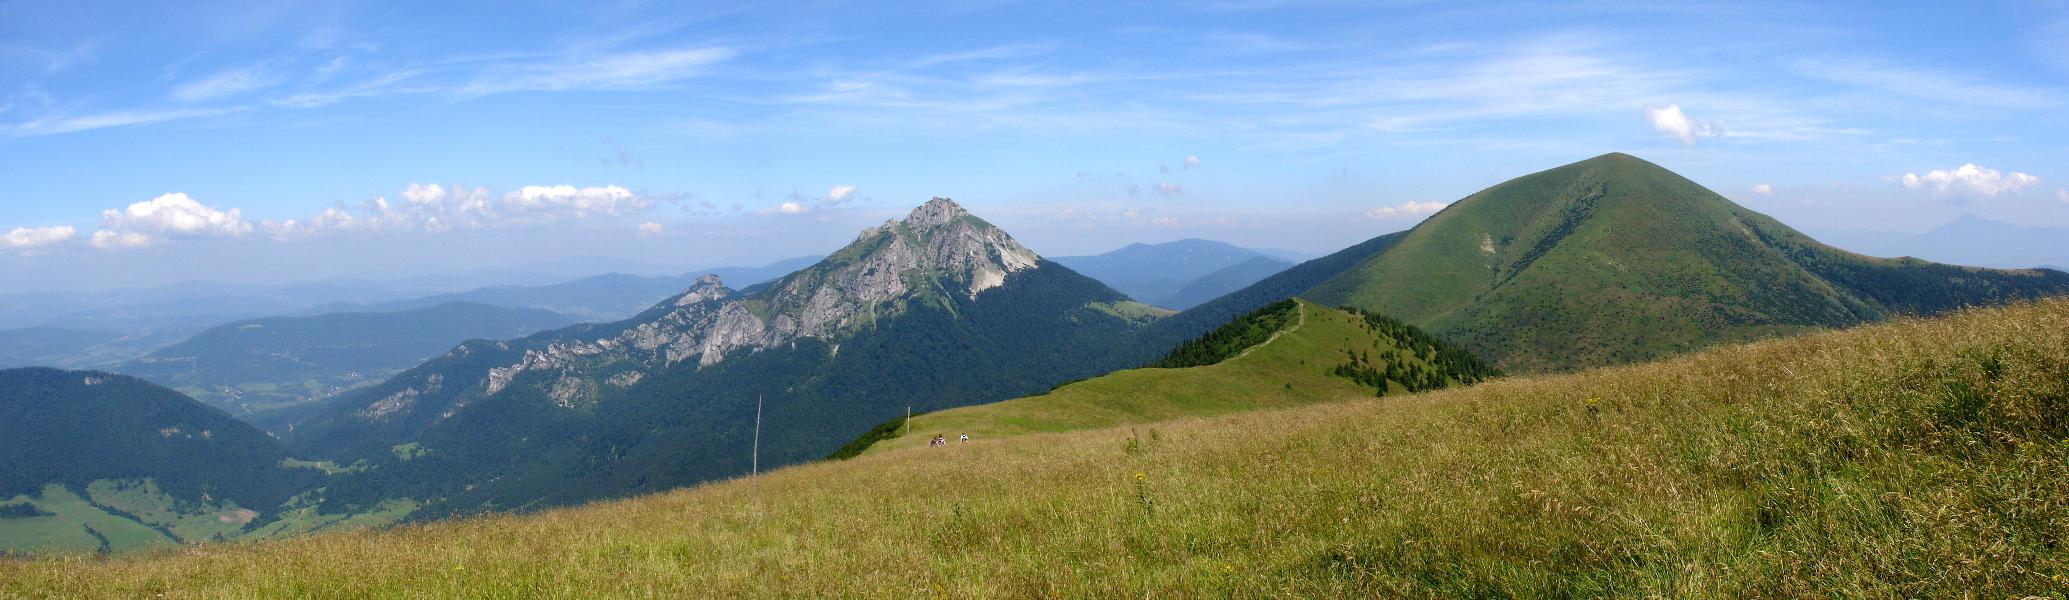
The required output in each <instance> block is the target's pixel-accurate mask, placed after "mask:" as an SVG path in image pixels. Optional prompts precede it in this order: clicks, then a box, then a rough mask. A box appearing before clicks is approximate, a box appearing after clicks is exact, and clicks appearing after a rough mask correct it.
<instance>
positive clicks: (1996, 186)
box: [1893, 163, 2040, 198]
mask: <svg viewBox="0 0 2069 600" xmlns="http://www.w3.org/2000/svg"><path fill="white" fill-rule="evenodd" d="M1893 179H1895V180H1896V181H1897V182H1899V183H1902V184H1903V185H1904V189H1910V190H1928V191H1931V192H1932V193H1934V194H1939V195H1947V194H1957V195H1968V196H1976V197H1982V198H1989V197H1992V196H1996V195H1998V194H2006V193H2011V192H2017V191H2019V190H2020V189H2023V188H2025V187H2026V186H2030V185H2033V184H2036V183H2040V178H2039V177H2034V176H2032V175H2027V174H2025V173H2020V172H2017V171H2013V172H2011V173H2002V172H1999V171H1998V170H1996V169H1991V168H1987V167H1980V166H1976V165H1975V164H1974V163H1969V164H1964V165H1961V166H1959V167H1955V168H1953V169H1936V170H1932V171H1927V172H1926V173H1925V174H1924V175H1920V174H1917V173H1905V174H1903V175H1901V176H1897V177H1894V178H1893Z"/></svg>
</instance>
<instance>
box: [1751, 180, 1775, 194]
mask: <svg viewBox="0 0 2069 600" xmlns="http://www.w3.org/2000/svg"><path fill="white" fill-rule="evenodd" d="M1753 193H1755V194H1759V195H1762V196H1773V195H1774V186H1772V185H1768V184H1765V183H1759V184H1754V185H1753Z"/></svg>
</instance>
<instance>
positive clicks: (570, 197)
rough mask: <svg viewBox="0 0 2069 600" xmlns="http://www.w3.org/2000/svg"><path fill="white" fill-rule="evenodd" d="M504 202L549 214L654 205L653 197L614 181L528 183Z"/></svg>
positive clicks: (613, 212) (620, 211) (611, 212)
mask: <svg viewBox="0 0 2069 600" xmlns="http://www.w3.org/2000/svg"><path fill="white" fill-rule="evenodd" d="M503 206H504V207H505V208H507V209H510V210H511V211H512V212H514V213H531V214H533V215H539V216H545V217H548V218H552V217H558V216H568V215H572V216H573V217H574V218H577V219H583V218H588V217H589V215H591V214H601V215H607V216H613V217H616V216H620V215H625V214H631V213H636V212H639V211H643V210H646V209H648V208H652V207H653V206H654V202H653V200H651V199H649V198H645V197H642V196H639V195H636V194H633V193H632V191H631V190H627V189H625V188H621V187H618V186H615V185H607V186H604V187H585V188H577V187H575V186H572V185H528V186H524V187H522V188H519V189H518V190H517V191H515V192H511V193H510V194H509V195H507V196H504V197H503Z"/></svg>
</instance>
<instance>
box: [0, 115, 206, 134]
mask: <svg viewBox="0 0 2069 600" xmlns="http://www.w3.org/2000/svg"><path fill="white" fill-rule="evenodd" d="M241 110H243V109H241V108H192V109H164V110H123V111H114V112H104V113H95V114H90V115H79V116H65V115H62V114H58V115H47V116H44V117H40V118H36V119H32V120H29V121H24V122H21V123H16V124H13V125H0V135H7V136H11V137H32V136H39V135H57V134H61V133H72V132H75V131H88V130H93V129H106V128H109V127H125V126H129V125H149V124H152V123H164V122H167V121H178V120H181V119H196V118H202V117H213V116H216V115H224V114H230V113H234V112H238V111H241Z"/></svg>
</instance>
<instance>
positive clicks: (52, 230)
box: [0, 225, 79, 254]
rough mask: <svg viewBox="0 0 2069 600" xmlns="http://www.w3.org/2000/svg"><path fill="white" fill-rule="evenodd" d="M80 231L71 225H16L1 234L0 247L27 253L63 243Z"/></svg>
mask: <svg viewBox="0 0 2069 600" xmlns="http://www.w3.org/2000/svg"><path fill="white" fill-rule="evenodd" d="M78 235H79V231H78V230H76V229H73V228H72V226H70V225H59V226H56V227H16V228H14V229H10V230H8V231H7V234H6V235H0V248H6V249H8V250H15V251H19V252H21V253H24V254H27V253H30V252H34V251H36V250H38V249H41V248H44V247H48V246H53V245H56V244H61V243H64V242H66V241H69V240H71V239H72V238H74V237H78Z"/></svg>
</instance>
